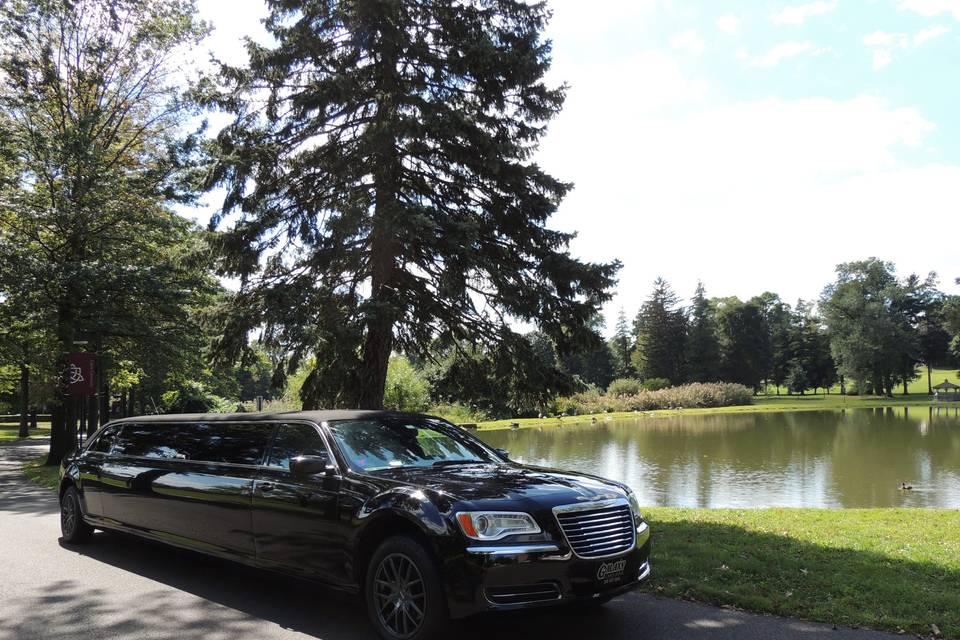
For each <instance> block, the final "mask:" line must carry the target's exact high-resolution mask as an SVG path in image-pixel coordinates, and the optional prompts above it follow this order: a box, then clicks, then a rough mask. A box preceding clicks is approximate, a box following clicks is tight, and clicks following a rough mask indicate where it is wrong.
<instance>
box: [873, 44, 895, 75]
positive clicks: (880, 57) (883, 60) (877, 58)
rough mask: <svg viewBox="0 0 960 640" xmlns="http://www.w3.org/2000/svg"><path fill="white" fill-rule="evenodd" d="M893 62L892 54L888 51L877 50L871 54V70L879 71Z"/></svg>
mask: <svg viewBox="0 0 960 640" xmlns="http://www.w3.org/2000/svg"><path fill="white" fill-rule="evenodd" d="M892 61H893V54H892V53H890V50H889V49H877V50H876V51H874V52H873V69H874V71H879V70H880V69H883V68H884V67H886V66H887V65H888V64H890V62H892Z"/></svg>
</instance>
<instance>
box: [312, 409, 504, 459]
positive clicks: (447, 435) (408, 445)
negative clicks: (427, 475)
mask: <svg viewBox="0 0 960 640" xmlns="http://www.w3.org/2000/svg"><path fill="white" fill-rule="evenodd" d="M330 431H331V432H332V433H333V439H334V440H335V441H336V443H337V445H339V447H340V451H341V453H342V454H343V456H344V457H345V458H346V459H347V463H348V464H349V465H350V466H351V467H352V468H354V469H356V470H358V471H379V470H383V469H396V468H400V467H434V466H443V465H447V464H451V465H453V464H469V463H472V462H494V461H496V458H495V457H494V456H493V455H492V454H491V453H490V452H489V451H488V450H486V449H485V448H484V447H483V446H482V445H480V444H479V443H477V442H475V441H473V440H472V439H471V438H469V437H468V436H466V435H464V434H463V433H461V432H460V430H459V429H457V428H456V427H454V426H452V425H449V424H445V423H443V422H440V421H439V420H418V421H409V420H392V419H376V420H349V421H343V422H334V423H331V424H330Z"/></svg>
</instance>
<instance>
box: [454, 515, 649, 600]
mask: <svg viewBox="0 0 960 640" xmlns="http://www.w3.org/2000/svg"><path fill="white" fill-rule="evenodd" d="M443 564H444V576H445V579H446V587H447V589H446V590H447V605H448V609H449V612H450V616H451V617H453V618H462V617H464V616H469V615H472V614H475V613H480V612H482V611H496V610H511V609H527V608H532V607H543V606H553V605H562V604H565V603H573V602H585V601H590V600H596V599H609V598H612V597H615V596H618V595H621V594H623V593H626V592H628V591H631V590H633V589H635V588H637V587H638V586H639V585H640V584H641V583H643V582H644V581H645V580H647V579H648V578H649V577H650V530H649V528H647V527H646V526H644V527H642V530H638V531H637V536H636V542H635V544H634V546H633V547H631V548H630V549H629V550H628V551H625V552H624V553H622V554H619V555H616V556H612V557H605V558H598V559H585V558H580V557H578V556H576V555H575V554H573V553H572V552H571V551H570V550H569V549H568V548H567V547H566V546H565V545H562V544H552V543H543V544H520V545H513V546H510V545H490V546H472V547H469V548H468V549H467V552H466V553H463V554H457V556H455V557H452V558H449V559H448V560H447V561H446V562H444V563H443Z"/></svg>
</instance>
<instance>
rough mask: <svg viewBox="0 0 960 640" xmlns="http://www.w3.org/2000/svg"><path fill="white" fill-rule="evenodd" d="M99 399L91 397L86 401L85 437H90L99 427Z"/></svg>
mask: <svg viewBox="0 0 960 640" xmlns="http://www.w3.org/2000/svg"><path fill="white" fill-rule="evenodd" d="M99 414H100V398H98V397H97V396H92V397H90V398H88V399H87V436H92V435H93V433H94V432H95V431H96V430H97V426H99V424H100V422H99V418H98V416H99Z"/></svg>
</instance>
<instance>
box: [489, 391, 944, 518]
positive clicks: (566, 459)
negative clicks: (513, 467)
mask: <svg viewBox="0 0 960 640" xmlns="http://www.w3.org/2000/svg"><path fill="white" fill-rule="evenodd" d="M480 435H481V437H482V438H483V439H484V440H485V441H486V442H488V443H490V444H491V445H493V446H495V447H502V448H504V449H507V450H508V451H509V452H510V456H511V458H513V459H514V460H517V461H520V462H525V463H527V464H534V465H543V466H549V467H556V468H558V469H569V470H574V471H583V472H587V473H595V474H598V475H601V476H605V477H608V478H613V479H616V480H620V481H622V482H625V483H627V484H628V485H630V486H631V487H632V488H633V489H634V491H636V493H637V497H638V498H639V500H640V503H641V504H644V505H658V506H678V507H714V508H715V507H772V506H782V507H846V508H853V507H948V508H960V415H958V411H957V410H956V409H947V408H934V407H912V408H909V409H907V408H903V407H898V408H884V409H854V410H845V411H798V412H783V413H741V414H715V415H691V416H677V417H665V418H650V417H647V418H644V417H638V418H636V419H628V420H603V419H602V418H601V419H600V422H598V423H596V424H589V423H587V424H578V425H573V424H567V425H564V426H560V427H543V428H540V429H536V428H531V429H517V430H505V431H487V432H481V433H480ZM902 482H906V483H907V484H908V485H910V486H912V487H913V489H912V490H908V491H904V490H901V489H900V484H901V483H902Z"/></svg>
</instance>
